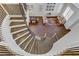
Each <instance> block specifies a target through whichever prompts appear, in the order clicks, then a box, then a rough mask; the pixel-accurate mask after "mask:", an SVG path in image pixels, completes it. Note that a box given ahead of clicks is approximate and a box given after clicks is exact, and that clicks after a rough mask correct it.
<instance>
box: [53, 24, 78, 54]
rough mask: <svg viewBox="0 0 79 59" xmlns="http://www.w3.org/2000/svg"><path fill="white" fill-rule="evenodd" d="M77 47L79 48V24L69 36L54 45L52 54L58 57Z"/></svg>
mask: <svg viewBox="0 0 79 59" xmlns="http://www.w3.org/2000/svg"><path fill="white" fill-rule="evenodd" d="M76 46H79V23H77V24H76V25H75V26H74V27H73V28H72V30H71V31H70V32H69V33H68V34H67V35H65V36H64V37H62V38H61V39H60V40H58V41H57V42H56V43H55V44H54V45H53V49H52V54H53V55H57V54H60V53H62V52H63V51H64V50H66V49H68V48H72V47H76Z"/></svg>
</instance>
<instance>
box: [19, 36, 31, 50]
mask: <svg viewBox="0 0 79 59" xmlns="http://www.w3.org/2000/svg"><path fill="white" fill-rule="evenodd" d="M31 38H32V36H30V37H29V38H28V39H27V40H25V41H24V42H23V43H22V44H21V45H20V47H21V48H22V49H24V48H25V46H26V45H28V42H29V41H30V39H31Z"/></svg>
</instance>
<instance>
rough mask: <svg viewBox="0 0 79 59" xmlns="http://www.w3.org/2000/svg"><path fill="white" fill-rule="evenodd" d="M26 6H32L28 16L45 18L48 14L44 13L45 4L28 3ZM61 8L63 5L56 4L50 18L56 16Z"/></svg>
mask: <svg viewBox="0 0 79 59" xmlns="http://www.w3.org/2000/svg"><path fill="white" fill-rule="evenodd" d="M27 5H32V7H33V8H32V9H31V11H30V16H47V15H46V14H47V13H48V12H49V11H46V3H29V4H27ZM62 7H63V4H61V3H57V4H56V5H55V9H54V11H51V15H50V16H57V15H58V13H59V12H60V10H61V8H62Z"/></svg>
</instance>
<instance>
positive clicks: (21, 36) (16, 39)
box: [15, 31, 29, 40]
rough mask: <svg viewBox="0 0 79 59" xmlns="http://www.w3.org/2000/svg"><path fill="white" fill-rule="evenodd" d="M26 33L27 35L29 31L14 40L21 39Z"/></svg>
mask: <svg viewBox="0 0 79 59" xmlns="http://www.w3.org/2000/svg"><path fill="white" fill-rule="evenodd" d="M28 33H29V31H28V32H26V33H24V34H22V35H21V36H19V37H17V38H15V40H17V39H19V38H21V37H23V36H25V35H27V34H28Z"/></svg>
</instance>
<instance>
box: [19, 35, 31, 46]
mask: <svg viewBox="0 0 79 59" xmlns="http://www.w3.org/2000/svg"><path fill="white" fill-rule="evenodd" d="M30 36H31V34H29V36H28V37H27V38H26V39H24V40H23V41H22V42H21V43H20V44H19V46H20V45H21V44H22V43H24V41H26V40H27V39H28V38H29V37H30Z"/></svg>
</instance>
